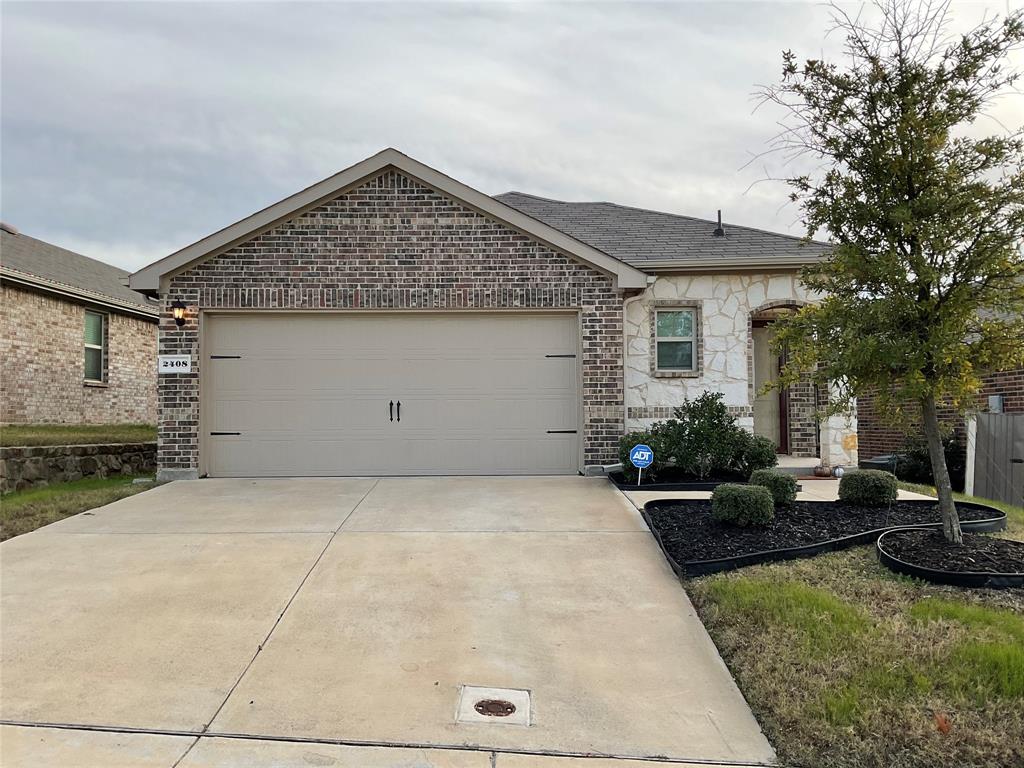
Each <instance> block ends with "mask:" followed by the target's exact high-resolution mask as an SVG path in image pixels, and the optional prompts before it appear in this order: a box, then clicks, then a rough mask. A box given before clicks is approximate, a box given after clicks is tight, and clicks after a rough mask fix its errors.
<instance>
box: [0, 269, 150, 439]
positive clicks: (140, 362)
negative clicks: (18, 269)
mask: <svg viewBox="0 0 1024 768" xmlns="http://www.w3.org/2000/svg"><path fill="white" fill-rule="evenodd" d="M85 310H86V306H84V305H82V304H78V303H75V302H72V301H68V300H65V299H61V298H58V297H55V296H51V295H48V294H44V293H37V292H35V291H29V290H22V289H21V288H17V287H15V286H13V285H7V284H4V285H3V286H2V287H0V423H4V424H128V423H137V424H153V423H155V422H156V335H157V330H156V329H157V325H156V318H153V319H152V320H144V319H142V318H139V317H135V316H132V315H122V314H118V313H116V312H111V311H106V310H103V309H100V308H97V309H96V311H97V312H105V314H106V316H107V323H106V328H107V380H106V381H105V382H103V383H102V384H91V383H90V384H86V383H85V352H84V346H83V344H84V340H85Z"/></svg>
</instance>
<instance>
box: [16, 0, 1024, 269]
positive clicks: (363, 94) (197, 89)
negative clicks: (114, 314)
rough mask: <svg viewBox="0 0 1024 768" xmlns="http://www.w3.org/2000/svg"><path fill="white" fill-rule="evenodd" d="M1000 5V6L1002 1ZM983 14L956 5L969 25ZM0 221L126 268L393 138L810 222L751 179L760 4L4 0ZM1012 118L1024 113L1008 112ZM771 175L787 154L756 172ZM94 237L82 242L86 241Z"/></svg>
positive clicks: (457, 158)
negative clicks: (56, 0)
mask: <svg viewBox="0 0 1024 768" xmlns="http://www.w3.org/2000/svg"><path fill="white" fill-rule="evenodd" d="M995 10H1001V9H999V8H996V9H995ZM983 11H984V8H983V7H981V6H977V5H968V6H963V7H960V6H958V7H957V9H956V14H957V15H958V16H961V15H962V16H963V17H964V24H967V23H968V22H969V23H970V24H973V23H976V22H977V21H978V20H980V18H981V15H982V13H983ZM2 13H3V31H2V34H3V38H2V41H0V42H2V44H3V54H2V55H3V59H2V65H3V83H2V85H3V92H2V104H0V107H2V126H0V128H2V135H0V139H2V142H3V149H4V154H3V160H4V166H3V175H2V179H0V192H2V202H3V216H4V218H5V219H6V220H9V221H10V222H11V223H13V224H15V225H16V226H18V227H20V228H21V229H22V230H23V231H25V232H26V233H28V234H32V235H35V236H37V237H41V238H43V239H46V240H50V241H52V242H55V243H58V244H61V245H64V246H66V247H76V245H77V247H78V248H80V249H82V250H83V251H84V252H85V253H87V254H88V255H91V256H93V257H95V258H100V259H104V260H107V261H110V262H112V263H116V264H118V265H120V266H123V267H125V268H128V269H134V268H137V267H139V266H142V265H143V264H145V263H147V262H149V261H151V260H154V259H156V258H159V257H161V256H163V255H166V253H168V252H170V251H172V250H175V249H177V248H179V247H181V246H183V245H186V244H188V243H190V242H193V241H195V240H197V239H198V238H200V237H203V236H204V235H206V234H208V233H210V232H212V231H214V230H217V229H220V228H221V227H223V226H225V225H227V224H230V223H231V222H233V221H236V220H237V219H239V218H241V217H243V216H246V215H248V214H249V213H252V212H253V211H255V210H258V209H260V208H262V207H264V206H266V205H268V204H270V203H272V202H275V201H276V200H279V199H280V198H282V197H284V196H286V195H288V194H291V193H292V192H295V191H297V190H298V189H300V188H302V187H305V186H307V185H309V184H310V183H313V182H315V181H317V180H319V179H321V178H324V177H326V176H328V175H330V174H332V173H334V172H336V171H338V170H340V169H341V168H344V167H346V166H348V165H351V164H352V163H354V162H357V161H359V160H361V159H362V158H364V157H366V156H368V155H370V154H372V153H374V152H376V151H377V150H379V149H381V148H383V147H385V146H394V147H397V148H398V149H401V150H402V151H405V152H407V153H408V154H410V155H412V156H413V157H416V158H417V159H419V160H422V161H424V162H426V163H428V164H429V165H433V166H434V167H436V168H438V169H439V170H442V171H444V172H445V173H448V174H450V175H452V176H454V177H455V178H458V179H459V180H461V181H464V182H466V183H468V184H470V185H471V186H474V187H476V188H478V189H481V190H482V191H484V192H487V193H491V194H494V193H498V192H504V191H506V190H509V189H518V190H521V191H526V192H532V193H535V194H540V195H546V196H550V197H558V198H563V199H570V200H592V199H603V200H611V201H615V202H621V203H624V204H628V205H639V206H645V207H651V208H657V209H661V210H667V211H676V212H680V213H686V214H690V215H697V216H706V217H708V218H711V217H713V216H714V214H715V210H716V209H718V208H722V209H723V210H724V215H725V217H726V220H727V221H730V220H731V221H734V222H736V223H742V224H748V225H751V226H758V227H763V228H766V229H773V230H777V231H783V232H794V233H796V232H800V222H799V215H798V211H797V210H796V209H795V208H793V207H791V206H786V205H785V189H784V188H783V187H782V186H781V185H775V184H757V185H754V186H753V187H751V184H752V182H754V181H756V180H757V179H759V178H761V177H762V176H763V175H764V173H765V168H764V166H763V165H762V164H754V165H752V166H749V167H744V165H745V163H747V161H748V160H749V159H750V157H751V156H752V155H753V154H755V153H758V152H760V151H762V150H763V149H764V148H765V146H766V142H767V140H768V139H769V138H770V137H771V136H772V134H773V133H774V131H775V125H774V121H775V119H776V118H777V117H778V116H777V115H772V114H770V113H769V112H760V111H759V112H757V113H754V112H753V107H754V103H753V101H752V100H751V96H750V94H751V92H752V91H753V90H754V87H755V84H756V83H760V82H770V81H774V80H775V79H776V77H777V75H778V72H779V66H780V51H781V49H782V48H793V49H794V50H796V51H798V52H800V53H801V54H804V55H809V56H811V55H818V54H820V53H822V52H834V51H835V50H836V49H837V47H838V45H839V44H840V43H841V41H839V40H834V39H826V38H824V36H823V34H822V32H823V30H824V29H825V28H826V26H827V10H826V9H824V8H822V7H821V6H820V5H817V4H813V5H812V4H794V3H786V4H774V3H773V4H768V3H748V4H741V3H675V4H672V3H657V4H644V3H622V4H610V3H588V4H580V3H571V4H534V3H514V4H497V3H480V4H465V3H458V4H450V5H449V4H441V3H430V4H426V3H374V4H360V3H336V4H335V3H309V4H302V3H287V4H273V3H166V4H165V3H70V4H59V3H12V2H8V3H4V4H3V6H2ZM1000 110H1001V111H1000V116H1001V118H1002V119H1003V120H1004V122H1008V123H1013V122H1014V121H1016V123H1017V124H1020V123H1021V122H1024V119H1022V113H1021V111H1020V107H1019V104H1012V103H1011V104H1007V105H1000ZM769 170H771V171H776V172H777V171H779V169H778V168H777V167H772V168H769ZM86 249H88V250H86Z"/></svg>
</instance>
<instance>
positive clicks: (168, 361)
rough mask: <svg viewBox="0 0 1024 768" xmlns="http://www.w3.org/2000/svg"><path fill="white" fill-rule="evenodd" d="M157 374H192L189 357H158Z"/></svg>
mask: <svg viewBox="0 0 1024 768" xmlns="http://www.w3.org/2000/svg"><path fill="white" fill-rule="evenodd" d="M157 359H158V361H159V363H158V365H157V372H158V373H192V356H191V355H160V356H159V357H158V358H157Z"/></svg>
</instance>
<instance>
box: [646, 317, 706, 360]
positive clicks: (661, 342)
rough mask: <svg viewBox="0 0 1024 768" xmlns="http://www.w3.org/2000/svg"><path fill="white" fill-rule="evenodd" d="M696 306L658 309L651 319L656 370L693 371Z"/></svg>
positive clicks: (695, 339)
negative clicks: (691, 307) (692, 307)
mask: <svg viewBox="0 0 1024 768" xmlns="http://www.w3.org/2000/svg"><path fill="white" fill-rule="evenodd" d="M696 326H697V310H695V309H659V310H657V314H656V317H655V322H654V344H655V349H656V352H655V354H656V356H657V358H656V359H657V364H656V367H657V370H659V371H695V370H696V369H697V364H696V346H697V344H696V341H697V334H696Z"/></svg>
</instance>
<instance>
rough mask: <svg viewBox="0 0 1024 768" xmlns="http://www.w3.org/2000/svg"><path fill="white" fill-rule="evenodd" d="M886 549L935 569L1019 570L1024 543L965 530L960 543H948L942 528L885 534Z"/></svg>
mask: <svg viewBox="0 0 1024 768" xmlns="http://www.w3.org/2000/svg"><path fill="white" fill-rule="evenodd" d="M885 551H886V552H888V553H889V554H890V555H892V556H893V557H897V558H899V559H900V560H902V561H904V562H905V563H911V564H913V565H916V566H918V567H921V568H931V569H933V570H936V571H954V572H973V573H1020V572H1022V571H1024V542H1019V541H1010V540H1008V539H997V538H992V537H989V536H979V535H977V534H972V533H965V534H964V543H963V545H962V546H957V545H955V544H950V543H948V542H947V541H946V538H945V536H943V535H942V532H941V531H927V530H915V531H900V532H899V533H898V534H897V533H891V534H889V535H888V536H886V537H885Z"/></svg>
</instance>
